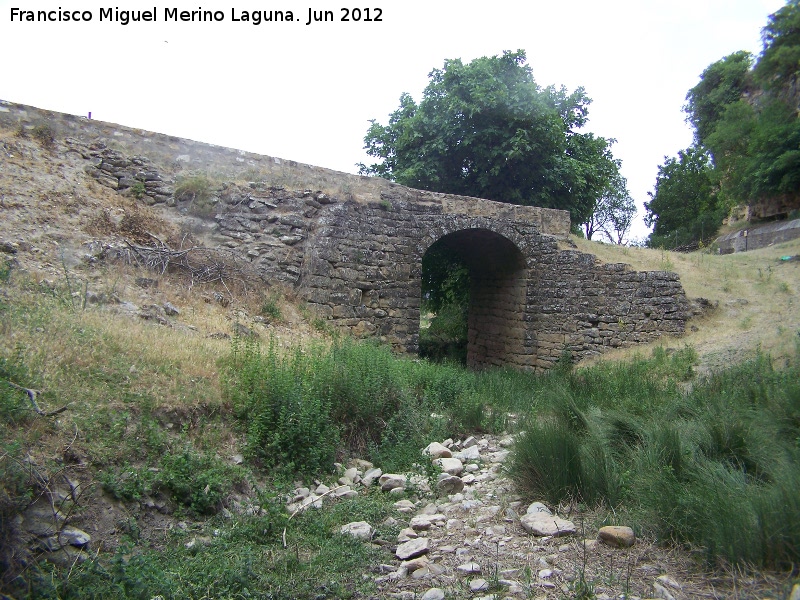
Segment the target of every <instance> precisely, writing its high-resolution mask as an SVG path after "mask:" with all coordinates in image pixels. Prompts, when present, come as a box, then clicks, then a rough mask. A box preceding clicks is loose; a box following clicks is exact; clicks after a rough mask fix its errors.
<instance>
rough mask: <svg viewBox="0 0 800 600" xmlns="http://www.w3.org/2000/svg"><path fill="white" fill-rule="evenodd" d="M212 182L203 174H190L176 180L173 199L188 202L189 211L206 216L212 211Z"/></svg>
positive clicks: (213, 204)
mask: <svg viewBox="0 0 800 600" xmlns="http://www.w3.org/2000/svg"><path fill="white" fill-rule="evenodd" d="M212 187H213V186H212V183H211V180H209V179H208V177H206V176H205V175H192V176H189V177H185V178H183V179H180V180H178V182H177V185H176V186H175V200H177V201H178V202H184V203H188V209H189V212H190V213H192V214H194V215H197V216H201V217H207V216H209V215H211V214H213V212H214V206H215V203H214V198H213V194H212Z"/></svg>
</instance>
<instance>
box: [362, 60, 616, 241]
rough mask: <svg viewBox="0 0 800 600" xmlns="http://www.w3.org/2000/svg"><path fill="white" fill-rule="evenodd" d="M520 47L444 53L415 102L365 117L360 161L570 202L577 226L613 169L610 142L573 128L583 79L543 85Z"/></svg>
mask: <svg viewBox="0 0 800 600" xmlns="http://www.w3.org/2000/svg"><path fill="white" fill-rule="evenodd" d="M525 61H526V57H525V52H524V51H522V50H518V51H517V52H510V51H506V52H504V53H503V54H502V55H501V56H492V57H482V58H477V59H475V60H473V61H471V62H469V63H467V64H465V63H463V62H462V61H461V60H459V59H455V60H447V61H445V64H444V67H443V68H442V69H433V70H432V71H431V72H430V74H429V79H430V82H429V83H428V86H427V87H426V88H425V91H424V93H423V98H422V100H421V102H420V103H419V104H418V105H417V104H416V103H415V102H414V100H413V99H412V98H411V96H409V95H408V94H403V95H402V96H401V97H400V107H399V108H398V109H397V110H396V111H394V112H393V113H392V114H391V115H390V117H389V123H388V125H385V126H384V125H381V124H380V123H378V122H377V121H375V120H373V121H371V126H370V128H369V130H368V131H367V134H366V136H365V137H364V144H365V145H364V148H365V150H366V151H367V153H368V154H369V155H370V156H373V157H375V158H377V159H378V162H376V163H374V164H372V165H369V166H366V165H363V164H361V165H359V167H360V172H361V173H362V174H365V175H378V176H381V177H386V178H388V179H391V180H394V181H397V182H398V183H402V184H404V185H408V186H410V187H414V188H419V189H425V190H432V191H439V192H446V193H452V194H461V195H467V196H478V197H482V198H488V199H492V200H498V201H501V202H508V203H511V204H522V205H533V206H542V207H547V208H559V209H564V210H569V211H570V215H571V219H572V223H573V225H574V226H578V225H580V224H581V223H584V222H585V221H587V220H588V219H589V218H590V217H591V213H592V209H593V207H594V206H595V203H596V201H597V199H598V198H599V197H600V196H601V194H602V193H603V190H605V189H606V187H607V186H608V182H609V180H610V179H611V178H612V177H613V176H615V175H617V174H618V171H619V167H618V162H617V161H615V160H614V159H613V156H612V154H611V150H610V146H611V143H612V141H611V140H607V139H605V138H602V137H596V136H594V135H593V134H591V133H584V132H580V131H579V130H580V129H581V128H582V127H583V126H584V125H585V124H586V119H587V114H588V106H589V103H590V102H591V101H590V99H589V98H588V97H587V96H586V93H585V91H584V90H583V88H578V89H577V90H575V91H574V92H571V93H570V92H568V91H567V90H566V89H565V88H564V87H561V88H556V87H553V86H550V87H546V88H541V87H540V86H539V85H538V84H537V83H536V81H535V80H534V78H533V74H532V72H531V69H530V67H529V66H528V65H526V64H525Z"/></svg>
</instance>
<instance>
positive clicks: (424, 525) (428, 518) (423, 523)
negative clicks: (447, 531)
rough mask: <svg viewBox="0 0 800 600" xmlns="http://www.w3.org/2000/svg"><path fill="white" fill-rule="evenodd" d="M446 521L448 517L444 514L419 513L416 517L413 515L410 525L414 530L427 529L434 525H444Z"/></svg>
mask: <svg viewBox="0 0 800 600" xmlns="http://www.w3.org/2000/svg"><path fill="white" fill-rule="evenodd" d="M446 521H447V517H445V516H444V515H442V514H435V515H417V516H416V517H412V519H411V521H410V522H409V524H408V525H409V527H411V528H412V529H413V530H414V531H427V530H428V529H430V528H431V527H432V526H433V525H438V526H441V525H444V524H445V522H446Z"/></svg>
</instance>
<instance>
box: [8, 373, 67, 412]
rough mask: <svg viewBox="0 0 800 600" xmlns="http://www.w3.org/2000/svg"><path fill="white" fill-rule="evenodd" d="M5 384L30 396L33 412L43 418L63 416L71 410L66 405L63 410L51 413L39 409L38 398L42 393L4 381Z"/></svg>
mask: <svg viewBox="0 0 800 600" xmlns="http://www.w3.org/2000/svg"><path fill="white" fill-rule="evenodd" d="M4 383H6V384H8V385H10V386H11V387H13V388H14V389H16V390H20V391H21V392H25V393H26V394H27V395H28V398H29V399H30V401H31V406H32V407H33V410H35V411H36V413H37V414H39V415H42V416H43V417H52V416H54V415H58V414H61V413H62V412H64V411H65V410H67V408H69V404H65V405H64V406H62V407H61V408H57V409H56V410H51V411H46V410H42V409H41V408H40V407H39V404H38V403H37V402H36V396H37V395H38V394H41V391H39V390H32V389H30V388H26V387H22V386H21V385H17V384H16V383H14V382H13V381H8V380H6V381H4Z"/></svg>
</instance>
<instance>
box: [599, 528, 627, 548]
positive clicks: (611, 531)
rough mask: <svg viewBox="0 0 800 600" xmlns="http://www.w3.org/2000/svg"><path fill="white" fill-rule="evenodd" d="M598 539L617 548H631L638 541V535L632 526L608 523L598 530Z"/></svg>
mask: <svg viewBox="0 0 800 600" xmlns="http://www.w3.org/2000/svg"><path fill="white" fill-rule="evenodd" d="M597 539H599V540H600V541H601V542H604V543H606V544H608V545H609V546H614V547H615V548H630V547H631V546H633V544H634V542H636V536H635V535H634V533H633V529H631V528H630V527H619V526H615V525H606V526H605V527H601V528H600V531H598V532H597Z"/></svg>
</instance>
